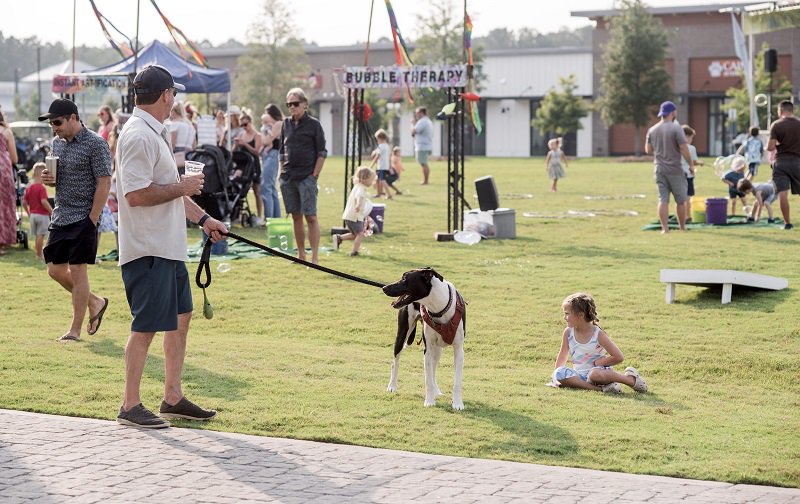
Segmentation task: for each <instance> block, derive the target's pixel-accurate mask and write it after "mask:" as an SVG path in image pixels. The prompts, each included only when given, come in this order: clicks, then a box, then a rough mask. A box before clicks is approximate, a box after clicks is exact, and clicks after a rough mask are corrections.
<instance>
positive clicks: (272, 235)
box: [267, 217, 295, 250]
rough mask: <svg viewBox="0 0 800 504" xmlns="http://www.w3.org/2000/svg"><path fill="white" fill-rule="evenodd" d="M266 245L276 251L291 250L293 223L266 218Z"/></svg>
mask: <svg viewBox="0 0 800 504" xmlns="http://www.w3.org/2000/svg"><path fill="white" fill-rule="evenodd" d="M267 245H269V246H270V247H271V248H274V249H278V250H293V249H294V247H295V245H294V222H293V221H292V220H291V219H280V218H272V217H268V218H267Z"/></svg>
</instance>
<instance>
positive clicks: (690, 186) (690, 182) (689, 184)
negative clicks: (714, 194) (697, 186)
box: [686, 177, 694, 196]
mask: <svg viewBox="0 0 800 504" xmlns="http://www.w3.org/2000/svg"><path fill="white" fill-rule="evenodd" d="M686 194H687V195H689V196H694V177H686Z"/></svg>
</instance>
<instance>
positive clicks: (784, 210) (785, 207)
mask: <svg viewBox="0 0 800 504" xmlns="http://www.w3.org/2000/svg"><path fill="white" fill-rule="evenodd" d="M778 201H779V202H780V205H781V215H783V222H784V223H786V224H791V223H792V218H791V217H790V216H789V190H788V189H787V190H785V191H781V192H779V193H778Z"/></svg>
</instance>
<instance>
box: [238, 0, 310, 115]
mask: <svg viewBox="0 0 800 504" xmlns="http://www.w3.org/2000/svg"><path fill="white" fill-rule="evenodd" d="M290 11H291V8H290V6H289V5H288V4H286V3H284V2H283V1H282V0H264V5H263V10H262V13H261V16H260V17H258V18H257V19H256V20H255V22H254V23H253V24H252V25H251V26H250V30H249V31H248V38H249V39H250V41H249V43H248V44H247V47H248V49H249V50H248V51H247V53H245V54H244V55H243V56H241V57H240V58H239V61H238V62H237V66H236V78H235V82H236V85H235V89H236V92H235V96H234V99H235V101H236V102H237V103H238V104H240V105H243V106H246V107H249V108H251V109H253V110H254V111H257V115H258V116H260V115H261V111H262V110H263V108H264V106H265V105H267V104H268V103H275V104H276V105H278V106H281V105H280V104H282V103H283V102H284V101H285V100H286V92H287V91H289V89H291V88H293V87H296V86H299V87H303V85H304V84H305V83H306V82H307V78H308V75H309V71H310V67H309V64H308V57H307V56H306V54H305V51H304V50H303V44H302V42H301V41H300V40H298V39H297V38H296V37H295V36H294V35H295V33H297V30H296V28H295V26H294V25H293V24H292V23H291V17H290V16H287V15H286V13H287V12H290ZM254 113H255V112H254ZM254 120H256V121H257V120H258V119H257V118H254Z"/></svg>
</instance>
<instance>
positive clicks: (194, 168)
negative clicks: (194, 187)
mask: <svg viewBox="0 0 800 504" xmlns="http://www.w3.org/2000/svg"><path fill="white" fill-rule="evenodd" d="M204 166H205V163H201V162H199V161H186V164H185V165H184V173H186V175H189V176H194V175H200V174H201V173H203V167H204Z"/></svg>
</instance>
